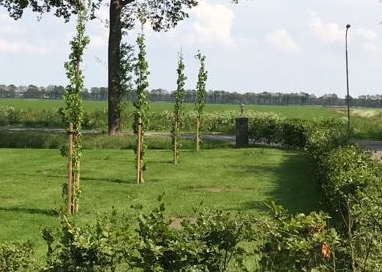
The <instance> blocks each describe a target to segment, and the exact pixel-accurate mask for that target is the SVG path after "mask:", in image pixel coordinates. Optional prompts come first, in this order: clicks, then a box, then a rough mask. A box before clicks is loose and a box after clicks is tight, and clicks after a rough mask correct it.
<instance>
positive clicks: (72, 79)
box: [61, 1, 90, 214]
mask: <svg viewBox="0 0 382 272" xmlns="http://www.w3.org/2000/svg"><path fill="white" fill-rule="evenodd" d="M76 10H77V12H78V20H77V28H76V29H77V34H76V36H75V37H74V38H73V40H72V41H71V42H70V45H71V53H70V55H69V61H68V62H66V63H65V69H66V75H67V77H68V79H69V84H68V86H67V87H66V89H65V92H64V95H63V99H64V102H65V108H64V109H61V114H62V116H63V119H64V121H65V122H67V123H68V128H69V129H68V133H69V149H68V154H67V156H68V183H67V185H66V186H65V188H66V205H67V213H68V214H72V213H74V212H78V210H79V196H80V192H81V190H80V169H81V167H80V164H81V158H82V144H81V142H82V141H81V136H82V135H81V130H82V127H81V125H82V122H83V115H84V110H83V106H82V98H81V93H80V92H81V90H82V88H83V85H84V84H83V83H84V76H83V75H82V73H81V69H80V65H81V62H82V57H83V52H84V49H85V47H86V46H87V45H88V44H89V42H90V40H89V37H87V36H86V35H85V22H86V20H87V8H86V4H85V1H81V2H80V3H79V4H78V7H77V8H76Z"/></svg>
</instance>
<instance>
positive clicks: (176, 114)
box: [171, 52, 187, 164]
mask: <svg viewBox="0 0 382 272" xmlns="http://www.w3.org/2000/svg"><path fill="white" fill-rule="evenodd" d="M176 71H177V72H178V79H177V81H176V84H177V89H176V91H175V93H174V99H175V104H174V111H173V118H174V119H173V124H172V132H171V139H172V151H173V160H172V161H173V163H174V164H177V163H178V160H179V149H180V127H181V121H180V120H181V114H182V106H183V100H184V93H185V90H184V85H185V81H186V79H187V77H186V76H185V75H184V63H183V55H182V52H180V53H179V59H178V68H177V69H176Z"/></svg>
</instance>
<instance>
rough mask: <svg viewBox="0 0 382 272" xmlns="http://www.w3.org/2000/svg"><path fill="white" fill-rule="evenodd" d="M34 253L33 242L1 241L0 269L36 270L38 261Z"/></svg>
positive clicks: (11, 271)
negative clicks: (34, 257)
mask: <svg viewBox="0 0 382 272" xmlns="http://www.w3.org/2000/svg"><path fill="white" fill-rule="evenodd" d="M33 254H34V247H33V244H32V243H31V242H25V243H4V242H3V243H0V271H7V272H16V271H20V272H22V271H36V270H37V263H36V261H35V260H34V259H33Z"/></svg>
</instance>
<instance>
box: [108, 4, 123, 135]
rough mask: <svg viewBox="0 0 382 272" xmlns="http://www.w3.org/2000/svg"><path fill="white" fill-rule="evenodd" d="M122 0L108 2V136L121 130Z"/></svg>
mask: <svg viewBox="0 0 382 272" xmlns="http://www.w3.org/2000/svg"><path fill="white" fill-rule="evenodd" d="M122 7H123V1H122V0H110V10H109V11H110V16H109V19H110V25H109V49H108V132H109V134H110V135H114V134H118V133H120V132H121V130H122V126H121V111H120V109H119V107H118V105H119V102H120V101H119V100H120V96H119V92H118V90H117V88H118V83H117V82H116V80H117V73H118V68H119V66H120V59H119V56H120V46H121V40H122V24H121V12H122Z"/></svg>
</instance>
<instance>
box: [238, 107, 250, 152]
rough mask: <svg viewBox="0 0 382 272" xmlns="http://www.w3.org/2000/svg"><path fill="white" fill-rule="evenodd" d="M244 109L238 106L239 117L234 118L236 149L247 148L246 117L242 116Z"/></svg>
mask: <svg viewBox="0 0 382 272" xmlns="http://www.w3.org/2000/svg"><path fill="white" fill-rule="evenodd" d="M244 107H245V105H244V104H241V105H240V116H238V117H236V147H247V146H248V117H245V116H244Z"/></svg>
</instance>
